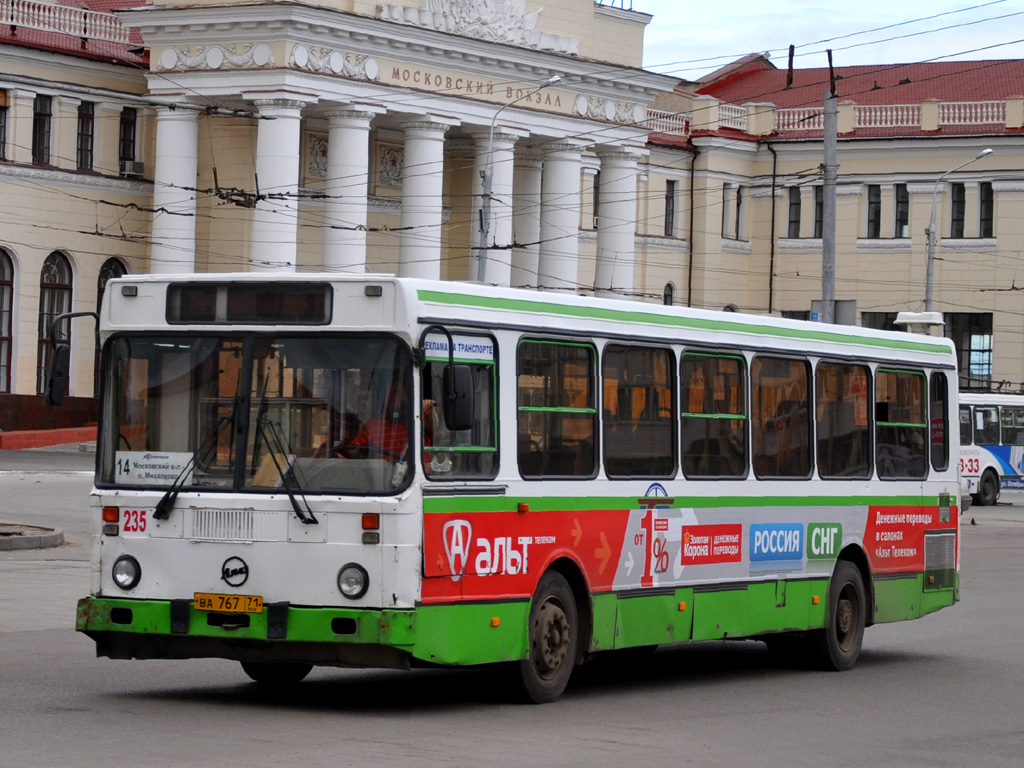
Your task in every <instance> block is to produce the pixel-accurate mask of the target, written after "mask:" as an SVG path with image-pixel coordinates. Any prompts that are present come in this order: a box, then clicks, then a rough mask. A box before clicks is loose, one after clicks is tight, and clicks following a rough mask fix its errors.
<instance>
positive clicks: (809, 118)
mask: <svg viewBox="0 0 1024 768" xmlns="http://www.w3.org/2000/svg"><path fill="white" fill-rule="evenodd" d="M824 129H825V113H824V111H822V109H821V108H820V107H800V108H797V109H778V110H776V111H775V130H777V131H822V130H824Z"/></svg>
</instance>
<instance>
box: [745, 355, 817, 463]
mask: <svg viewBox="0 0 1024 768" xmlns="http://www.w3.org/2000/svg"><path fill="white" fill-rule="evenodd" d="M810 379H811V374H810V363H808V362H807V361H806V360H791V359H783V358H772V357H757V358H754V362H753V364H752V365H751V387H752V391H753V396H754V397H753V403H754V405H753V432H754V472H755V473H756V474H757V475H758V477H792V478H807V477H810V475H811V420H810V412H811V409H810Z"/></svg>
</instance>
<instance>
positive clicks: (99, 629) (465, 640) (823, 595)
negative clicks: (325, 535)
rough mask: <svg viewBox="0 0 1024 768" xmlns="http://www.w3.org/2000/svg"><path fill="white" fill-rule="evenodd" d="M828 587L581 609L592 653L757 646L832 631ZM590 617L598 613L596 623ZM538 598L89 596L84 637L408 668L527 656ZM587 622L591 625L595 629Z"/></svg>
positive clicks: (933, 599) (799, 585) (948, 598)
mask: <svg viewBox="0 0 1024 768" xmlns="http://www.w3.org/2000/svg"><path fill="white" fill-rule="evenodd" d="M873 586H874V617H873V619H874V623H880V622H891V621H902V620H905V619H914V618H918V617H920V616H923V615H925V614H928V613H932V612H933V611H937V610H939V609H940V608H944V607H946V606H950V605H953V604H954V603H955V602H956V601H957V600H958V599H959V589H960V580H959V574H957V573H952V574H951V575H950V576H949V578H945V577H944V576H943V577H942V578H935V577H929V576H928V575H927V574H913V575H907V576H899V577H886V578H880V579H876V580H875V582H874V585H873ZM827 604H828V581H827V580H826V579H814V580H800V581H786V580H777V581H765V582H755V583H750V584H741V585H729V586H728V587H724V588H723V587H719V588H714V587H703V588H698V589H694V588H684V589H676V590H673V591H671V592H665V593H663V594H653V595H650V594H637V593H635V592H634V593H630V594H625V595H620V594H614V593H608V594H602V595H596V596H594V597H593V599H592V600H591V603H590V605H589V606H586V607H584V606H581V607H580V608H581V610H580V618H581V631H587V632H588V634H590V641H591V642H590V646H589V650H592V651H603V650H611V649H617V648H635V647H642V646H651V645H668V644H671V643H680V642H686V641H688V640H715V639H723V638H739V637H753V636H759V635H766V634H773V633H777V632H800V631H805V630H808V629H815V628H820V627H824V626H825V621H826V618H827V615H826V613H827ZM587 608H589V610H590V614H589V616H587V615H586V614H587V610H586V609H587ZM529 614H530V603H529V601H528V600H512V601H501V602H491V603H461V604H446V605H425V606H420V607H418V608H416V609H407V610H365V609H350V608H340V607H327V608H309V607H297V606H290V605H285V604H278V605H266V606H264V611H263V612H262V613H248V614H232V613H215V612H211V611H201V610H196V609H195V607H194V605H193V604H192V602H191V601H187V600H176V601H168V600H127V599H119V598H115V599H110V598H98V597H97V598H92V597H90V598H84V599H82V600H80V601H79V603H78V616H77V623H76V628H77V629H78V630H79V631H80V632H84V633H86V634H87V635H89V636H90V637H91V638H93V639H94V640H95V641H96V645H97V649H96V650H97V655H100V656H109V657H111V658H124V659H128V658H137V659H147V658H176V659H182V658H201V657H212V658H226V659H237V660H239V661H263V662H283V661H298V662H306V663H312V664H322V665H334V666H364V667H391V668H408V667H410V666H415V665H417V664H419V663H424V664H441V665H455V666H462V665H473V664H490V663H495V662H502V661H511V660H515V659H522V658H526V656H527V654H528V650H529V644H528V641H527V625H528V621H529ZM584 621H585V623H584Z"/></svg>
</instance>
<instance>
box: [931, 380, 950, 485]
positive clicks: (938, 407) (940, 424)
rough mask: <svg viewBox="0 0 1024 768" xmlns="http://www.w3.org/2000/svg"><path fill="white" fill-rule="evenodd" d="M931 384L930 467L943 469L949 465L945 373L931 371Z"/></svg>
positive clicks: (947, 399)
mask: <svg viewBox="0 0 1024 768" xmlns="http://www.w3.org/2000/svg"><path fill="white" fill-rule="evenodd" d="M931 385H932V386H931V402H930V403H929V409H928V418H929V426H930V427H931V429H930V434H931V448H932V451H931V453H932V468H933V469H936V470H943V469H946V468H947V467H948V466H949V438H948V437H947V435H948V434H949V415H948V414H949V382H947V381H946V374H944V373H933V374H932V381H931Z"/></svg>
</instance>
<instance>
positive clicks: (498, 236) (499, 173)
mask: <svg viewBox="0 0 1024 768" xmlns="http://www.w3.org/2000/svg"><path fill="white" fill-rule="evenodd" d="M517 138H518V136H517V135H516V134H513V133H506V132H504V131H501V130H498V129H496V130H495V131H494V133H493V134H492V133H491V132H490V131H482V132H480V133H474V134H473V139H474V141H475V142H476V171H477V172H476V173H475V174H474V176H475V177H476V180H477V181H479V180H480V179H481V178H482V176H481V173H480V172H481V171H486V170H490V173H491V203H490V206H489V208H490V222H489V223H488V225H487V229H488V234H487V242H486V243H481V241H480V237H481V230H480V224H481V217H480V216H478V217H477V227H475V228H474V229H475V232H474V235H475V237H474V242H473V245H474V248H473V253H474V255H476V256H479V255H480V251H479V248H480V247H481V245H482V246H484V247H488V252H487V254H486V259H487V263H486V274H485V275H484V277H483V282H485V283H488V284H491V285H508V284H509V279H510V277H511V274H512V253H511V249H510V247H509V246H511V245H512V183H513V167H514V166H513V164H514V162H515V145H516V139H517ZM473 193H474V202H475V203H476V206H475V209H476V210H477V211H483V210H485V209H486V208H487V207H488V206H485V205H484V202H483V187H482V185H481V184H479V183H475V184H474V185H473Z"/></svg>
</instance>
